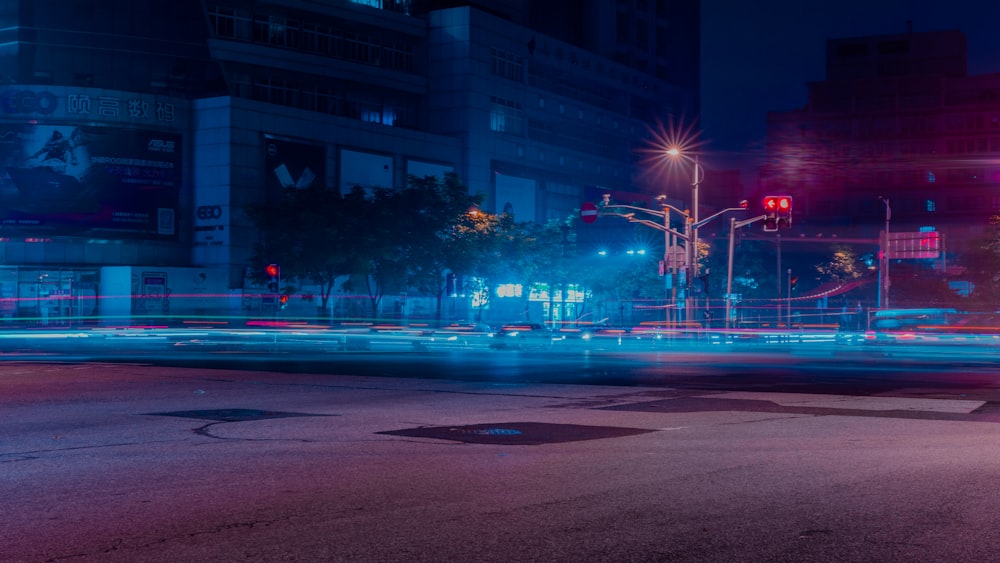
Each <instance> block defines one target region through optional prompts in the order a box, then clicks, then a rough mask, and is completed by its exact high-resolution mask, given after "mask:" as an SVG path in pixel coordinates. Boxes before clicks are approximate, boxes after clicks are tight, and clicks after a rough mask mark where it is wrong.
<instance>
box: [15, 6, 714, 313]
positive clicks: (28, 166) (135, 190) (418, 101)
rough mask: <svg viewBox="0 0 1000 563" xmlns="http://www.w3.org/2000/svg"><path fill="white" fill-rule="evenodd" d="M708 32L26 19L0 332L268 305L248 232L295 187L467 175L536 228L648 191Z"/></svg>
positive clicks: (617, 26) (639, 9) (334, 20)
mask: <svg viewBox="0 0 1000 563" xmlns="http://www.w3.org/2000/svg"><path fill="white" fill-rule="evenodd" d="M698 13H699V2H698V0H655V1H653V0H650V1H647V0H582V1H569V0H559V1H556V0H552V1H546V2H532V1H528V0H503V1H499V0H491V1H478V2H476V1H469V2H458V1H434V0H425V1H422V0H412V1H410V0H364V1H362V0H354V1H348V0H324V1H317V2H298V1H294V0H273V1H251V0H217V1H207V2H196V1H194V0H176V1H171V2H154V1H142V0H139V1H136V0H129V1H124V0H102V1H97V0H72V1H71V0H52V1H50V2H35V1H31V0H15V1H14V2H13V3H12V4H11V5H10V6H8V9H6V10H2V11H0V23H2V28H3V29H4V32H3V33H4V36H5V40H4V42H3V43H2V44H3V47H2V48H0V84H2V86H0V167H2V172H0V297H3V298H8V299H7V300H5V301H3V303H4V304H5V305H3V306H2V307H0V317H2V318H13V317H17V316H37V317H44V318H45V319H47V321H48V320H52V322H56V320H57V319H59V318H61V317H63V316H70V315H78V314H88V315H91V314H92V315H94V316H95V317H96V316H98V315H99V316H101V317H102V318H103V319H108V318H110V313H111V312H113V313H114V314H115V315H121V316H122V317H123V318H129V317H130V316H138V315H146V316H154V317H155V316H157V315H165V314H168V313H177V312H181V311H179V309H178V307H180V306H185V305H184V304H185V303H191V302H192V301H190V300H185V301H181V300H176V299H175V300H174V302H171V296H180V295H185V296H189V297H190V296H192V295H193V296H199V295H206V296H207V295H214V296H216V297H219V296H228V297H229V299H228V300H225V299H221V300H218V301H223V302H225V303H227V306H228V307H230V308H232V309H233V312H235V313H239V312H240V311H241V309H242V310H243V312H245V311H246V308H247V307H248V306H251V307H252V306H259V303H258V304H257V305H252V304H251V305H248V304H247V303H248V301H247V300H246V299H244V298H243V296H244V293H245V292H244V289H246V288H245V269H246V267H247V266H248V263H247V261H248V258H249V256H250V255H251V252H252V248H253V245H254V242H255V241H256V233H255V231H254V229H253V225H252V224H250V223H249V222H248V220H247V219H246V218H245V216H244V214H243V213H242V211H241V210H242V208H243V207H244V206H245V205H247V204H249V203H254V202H261V201H266V199H267V198H269V197H274V196H275V195H276V194H277V193H278V192H279V191H280V189H281V188H282V187H285V186H307V185H315V184H322V185H325V186H328V187H331V188H336V189H349V188H350V187H352V186H354V185H362V186H382V187H395V188H400V187H402V186H403V185H405V182H406V177H407V175H408V174H414V175H417V176H424V175H440V174H442V173H444V172H448V171H454V172H457V173H458V175H459V177H460V178H461V180H462V181H463V182H464V183H465V184H467V185H468V186H469V187H470V189H471V190H473V191H477V192H483V193H485V194H486V196H487V207H488V209H489V210H491V211H497V212H502V211H505V210H507V211H511V212H513V213H514V216H515V218H516V219H517V220H518V221H529V220H530V221H538V222H545V221H547V220H550V219H555V218H563V217H566V216H567V215H569V214H571V213H572V212H573V210H574V209H576V208H577V207H578V206H579V205H580V203H581V201H583V197H584V195H585V194H587V193H591V192H593V191H594V190H598V191H600V190H624V191H649V189H650V186H648V185H644V184H643V182H642V180H641V179H640V176H641V175H640V173H639V172H640V170H639V166H638V164H637V157H636V154H635V151H634V149H635V147H636V145H638V144H639V143H640V142H641V139H643V138H645V137H646V133H647V130H646V128H647V127H648V126H649V125H650V124H651V123H652V122H653V121H654V120H656V119H667V118H668V117H670V116H688V117H690V116H693V115H695V114H696V113H697V100H698V97H699V96H698V66H699V65H698V50H699V34H698V29H699V21H698ZM123 295H124V296H131V298H125V299H124V300H123V299H103V300H102V299H98V297H110V296H123ZM218 301H217V302H218ZM205 303H206V304H205V305H204V307H205V308H208V307H210V305H208V304H207V303H208V301H207V300H206V302H205ZM199 307H201V305H199ZM199 310H200V309H199Z"/></svg>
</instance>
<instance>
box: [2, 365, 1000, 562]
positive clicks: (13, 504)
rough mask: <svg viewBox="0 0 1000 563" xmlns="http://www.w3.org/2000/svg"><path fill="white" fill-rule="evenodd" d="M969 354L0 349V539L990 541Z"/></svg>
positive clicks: (127, 553)
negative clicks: (885, 383) (742, 359)
mask: <svg viewBox="0 0 1000 563" xmlns="http://www.w3.org/2000/svg"><path fill="white" fill-rule="evenodd" d="M967 375H968V377H970V378H971V377H973V375H974V376H975V381H976V382H977V383H975V384H973V383H971V382H970V381H972V380H970V379H967V378H962V377H960V374H959V375H956V379H957V380H958V381H960V382H964V383H962V385H961V386H962V387H963V388H962V389H961V390H960V392H959V391H956V392H954V393H950V392H946V391H945V389H944V385H943V384H941V385H939V386H937V387H935V388H934V389H933V390H926V389H924V387H922V386H923V385H924V383H925V381H924V376H923V375H919V374H918V376H916V377H915V380H914V381H913V382H912V385H909V386H907V384H906V383H905V381H904V379H905V378H904V377H902V376H899V377H897V378H896V379H895V381H896V382H897V385H896V387H895V388H894V389H893V390H892V391H883V392H874V393H865V394H864V395H863V396H855V395H851V394H848V393H840V394H833V393H822V392H813V390H810V389H809V388H808V387H807V386H802V387H801V388H800V389H799V391H798V392H789V390H788V389H778V390H775V389H768V388H766V387H765V386H763V385H762V384H761V385H758V387H757V389H756V390H755V389H722V388H721V386H719V385H717V383H718V382H714V383H712V385H711V388H702V389H698V388H695V386H694V385H691V384H690V382H689V384H688V385H685V386H683V387H680V386H676V387H675V386H671V385H669V383H664V384H662V385H659V386H639V385H632V386H628V387H622V386H600V385H573V384H568V383H566V384H559V383H523V382H518V381H517V380H514V379H511V380H510V381H508V382H500V381H451V380H443V379H404V378H394V377H358V376H352V375H349V374H342V375H341V374H329V373H328V374H308V373H297V374H288V373H275V372H246V371H235V370H224V369H218V370H212V369H204V368H200V369H199V368H164V367H152V366H149V365H144V364H138V363H137V364H72V363H66V364H38V363H16V362H7V363H0V475H2V476H3V478H2V479H0V499H3V500H2V501H0V502H2V504H3V510H2V513H0V514H2V515H0V546H2V548H0V561H17V562H22V561H60V562H62V561H81V562H83V561H102V562H103V561H112V562H114V561H129V562H132V561H164V562H165V561H839V562H844V561H918V560H919V561H955V560H963V561H987V560H991V559H993V556H994V554H995V553H996V551H997V549H998V548H1000V536H998V535H997V534H995V530H996V529H997V525H998V524H1000V511H998V501H1000V499H998V494H997V493H996V483H997V480H998V479H997V478H998V477H1000V469H998V467H1000V465H998V463H997V461H998V459H1000V455H998V452H1000V425H998V420H997V417H996V416H995V409H994V408H993V402H992V399H993V395H994V393H995V391H994V390H993V387H994V386H995V383H996V379H997V378H996V377H995V374H993V373H992V371H991V370H980V371H978V372H977V373H976V374H971V373H970V374H967ZM980 387H981V388H982V393H981V394H980V393H979V392H978V391H977V389H979V388H980ZM980 395H981V396H980Z"/></svg>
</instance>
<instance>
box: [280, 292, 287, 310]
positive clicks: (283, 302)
mask: <svg viewBox="0 0 1000 563" xmlns="http://www.w3.org/2000/svg"><path fill="white" fill-rule="evenodd" d="M278 303H280V304H281V308H282V309H284V308H285V307H287V306H288V296H287V295H282V296H281V297H279V298H278Z"/></svg>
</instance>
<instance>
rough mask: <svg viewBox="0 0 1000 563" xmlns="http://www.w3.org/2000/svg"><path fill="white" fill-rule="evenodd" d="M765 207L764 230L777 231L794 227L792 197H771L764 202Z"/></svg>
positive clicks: (765, 198)
mask: <svg viewBox="0 0 1000 563" xmlns="http://www.w3.org/2000/svg"><path fill="white" fill-rule="evenodd" d="M762 205H763V206H764V230H765V231H769V232H771V231H777V230H778V229H780V228H782V227H784V228H786V229H787V228H788V227H791V226H792V196H790V195H769V196H765V197H764V200H763V202H762Z"/></svg>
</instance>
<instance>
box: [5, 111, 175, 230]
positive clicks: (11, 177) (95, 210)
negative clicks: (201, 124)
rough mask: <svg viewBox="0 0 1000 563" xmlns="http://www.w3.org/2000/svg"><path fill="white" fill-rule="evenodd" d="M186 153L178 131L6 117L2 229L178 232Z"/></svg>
mask: <svg viewBox="0 0 1000 563" xmlns="http://www.w3.org/2000/svg"><path fill="white" fill-rule="evenodd" d="M182 156H183V153H182V151H181V136H180V135H176V134H172V133H164V132H160V131H148V130H138V129H126V128H118V127H99V126H73V125H47V124H39V123H22V124H0V229H2V230H3V232H6V233H11V232H24V233H25V234H33V235H34V234H44V235H85V236H112V237H130V238H154V239H175V238H176V236H177V209H178V206H179V204H180V189H181V183H182V177H181V163H182Z"/></svg>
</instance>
